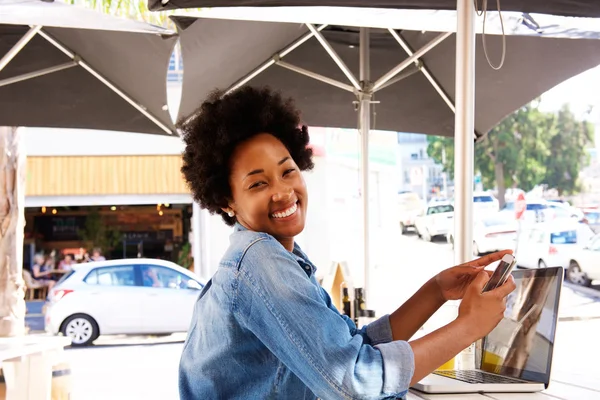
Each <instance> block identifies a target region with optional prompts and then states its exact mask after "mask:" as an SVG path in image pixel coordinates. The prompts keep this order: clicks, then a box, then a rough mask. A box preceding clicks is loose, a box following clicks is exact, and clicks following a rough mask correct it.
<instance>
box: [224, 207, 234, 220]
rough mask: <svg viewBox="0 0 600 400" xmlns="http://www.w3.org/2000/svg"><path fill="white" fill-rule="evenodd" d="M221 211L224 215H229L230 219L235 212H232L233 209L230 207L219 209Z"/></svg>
mask: <svg viewBox="0 0 600 400" xmlns="http://www.w3.org/2000/svg"><path fill="white" fill-rule="evenodd" d="M221 210H223V212H224V213H226V214H227V215H229V216H230V217H232V218H233V217H235V211H233V208H231V207H224V208H221Z"/></svg>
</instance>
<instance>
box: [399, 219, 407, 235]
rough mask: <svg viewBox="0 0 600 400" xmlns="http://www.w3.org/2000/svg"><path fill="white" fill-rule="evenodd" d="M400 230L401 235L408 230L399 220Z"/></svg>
mask: <svg viewBox="0 0 600 400" xmlns="http://www.w3.org/2000/svg"><path fill="white" fill-rule="evenodd" d="M400 231H401V232H402V234H403V235H404V234H406V233H407V232H408V228H407V227H406V225H404V224H403V223H402V222H400Z"/></svg>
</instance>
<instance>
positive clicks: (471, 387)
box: [412, 374, 546, 394]
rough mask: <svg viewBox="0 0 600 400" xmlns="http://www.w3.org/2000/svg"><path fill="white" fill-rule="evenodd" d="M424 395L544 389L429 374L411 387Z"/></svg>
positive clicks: (534, 385)
mask: <svg viewBox="0 0 600 400" xmlns="http://www.w3.org/2000/svg"><path fill="white" fill-rule="evenodd" d="M412 389H416V390H418V391H421V392H424V393H432V394H433V393H435V394H441V393H533V392H540V391H542V390H544V389H546V388H545V386H544V384H543V383H538V382H524V383H467V382H463V381H459V380H457V379H452V378H446V377H444V376H440V375H435V374H430V375H427V376H426V377H425V378H423V379H421V380H420V381H419V382H418V383H416V384H415V385H413V386H412Z"/></svg>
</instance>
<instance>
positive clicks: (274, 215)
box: [271, 203, 298, 218]
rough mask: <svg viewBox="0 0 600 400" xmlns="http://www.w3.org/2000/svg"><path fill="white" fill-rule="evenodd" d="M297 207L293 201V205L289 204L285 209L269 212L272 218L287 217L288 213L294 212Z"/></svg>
mask: <svg viewBox="0 0 600 400" xmlns="http://www.w3.org/2000/svg"><path fill="white" fill-rule="evenodd" d="M297 209H298V204H296V203H294V205H293V206H291V207H290V208H288V209H287V210H283V211H281V212H276V213H273V214H271V217H273V218H285V217H289V216H290V215H292V214H293V213H295V212H296V210H297Z"/></svg>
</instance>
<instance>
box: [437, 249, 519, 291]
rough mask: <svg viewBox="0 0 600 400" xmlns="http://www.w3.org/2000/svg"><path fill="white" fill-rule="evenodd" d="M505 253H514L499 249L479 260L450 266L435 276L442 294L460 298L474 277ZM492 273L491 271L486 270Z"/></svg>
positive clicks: (489, 273)
mask: <svg viewBox="0 0 600 400" xmlns="http://www.w3.org/2000/svg"><path fill="white" fill-rule="evenodd" d="M505 254H512V251H511V250H504V251H499V252H496V253H492V254H489V255H487V256H485V257H481V258H478V259H477V260H473V261H469V262H467V263H464V264H461V265H457V266H456V267H452V268H448V269H445V270H443V271H442V272H440V273H439V274H437V275H436V276H435V282H436V283H437V285H438V288H439V290H440V294H441V296H442V298H443V299H444V300H460V299H462V298H463V296H464V295H465V292H466V290H467V287H469V285H470V284H471V282H472V281H473V279H475V277H476V276H477V274H479V273H480V272H481V271H483V270H484V268H485V267H487V266H488V265H490V264H491V263H493V262H496V261H500V260H501V259H502V257H504V255H505ZM484 272H486V273H487V274H488V275H491V274H492V272H491V271H484Z"/></svg>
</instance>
